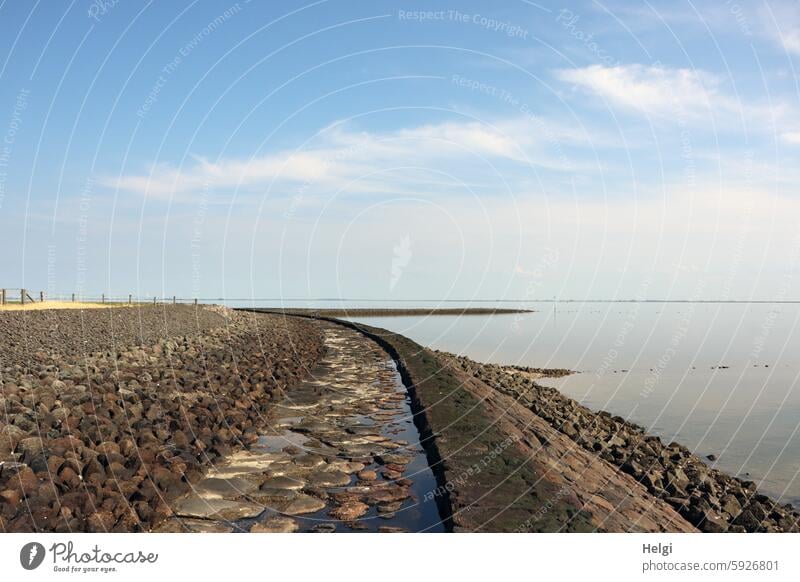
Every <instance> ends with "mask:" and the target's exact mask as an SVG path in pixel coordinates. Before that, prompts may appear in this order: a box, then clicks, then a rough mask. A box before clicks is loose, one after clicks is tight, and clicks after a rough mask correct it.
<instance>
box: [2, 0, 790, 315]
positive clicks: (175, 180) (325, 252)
mask: <svg viewBox="0 0 800 582" xmlns="http://www.w3.org/2000/svg"><path fill="white" fill-rule="evenodd" d="M799 59H800V9H798V8H797V6H796V5H795V4H794V3H792V2H788V1H787V2H783V1H781V2H745V1H739V2H734V1H731V2H727V1H718V2H699V3H698V2H692V3H688V2H686V3H684V2H650V3H647V2H645V3H643V4H639V3H628V2H603V3H599V2H575V3H558V4H556V3H547V2H542V3H533V2H524V1H512V0H510V1H508V2H503V3H489V2H463V1H461V2H457V3H456V2H450V3H448V2H381V1H378V2H375V1H372V2H344V1H335V0H330V1H319V2H313V3H306V2H270V3H266V2H246V1H240V2H238V3H235V2H234V3H226V2H205V1H197V2H159V3H156V2H150V3H146V2H132V1H126V0H118V1H116V2H114V1H111V0H106V1H101V0H97V1H94V2H87V1H78V0H75V1H74V2H47V3H45V2H22V1H8V0H7V1H5V2H3V3H2V4H0V133H1V134H2V136H0V139H2V143H1V144H0V226H1V227H2V230H0V244H2V247H3V249H4V253H3V263H2V271H1V272H2V278H3V282H2V284H3V285H5V286H8V287H11V286H18V285H20V284H24V285H25V286H26V287H29V288H32V289H43V290H46V291H48V292H49V293H51V294H57V293H71V292H73V291H78V292H82V293H85V294H99V293H101V292H105V293H108V294H119V295H127V294H128V293H131V292H132V293H137V294H142V295H154V294H159V295H160V294H162V293H163V294H166V295H173V294H177V295H179V296H195V295H198V296H201V297H219V296H227V297H287V298H288V297H294V298H302V297H349V298H375V299H420V298H427V299H463V298H481V299H497V298H506V299H512V298H513V299H529V300H534V299H538V298H550V297H553V296H554V295H557V296H559V297H565V298H567V297H569V298H586V297H594V298H613V297H617V298H630V297H648V298H680V299H683V298H728V299H750V298H756V299H788V298H798V297H800V286H798V283H797V278H798V275H800V273H798V269H797V261H798V257H800V238H798V232H800V229H798V226H800V225H799V224H798V222H800V212H798V211H800V204H799V203H798V189H797V185H798V182H800V175H799V174H800V171H799V170H798V168H800V165H798V163H797V160H798V154H799V153H800V98H798V97H799V96H800V90H799V86H798V78H797V71H796V69H795V66H796V65H797V64H798V60H799Z"/></svg>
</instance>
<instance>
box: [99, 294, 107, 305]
mask: <svg viewBox="0 0 800 582" xmlns="http://www.w3.org/2000/svg"><path fill="white" fill-rule="evenodd" d="M105 302H106V294H105V293H101V294H100V303H105Z"/></svg>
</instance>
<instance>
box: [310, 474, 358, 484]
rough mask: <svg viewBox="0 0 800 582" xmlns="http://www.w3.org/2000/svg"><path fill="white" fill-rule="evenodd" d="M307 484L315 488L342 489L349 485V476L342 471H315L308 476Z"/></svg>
mask: <svg viewBox="0 0 800 582" xmlns="http://www.w3.org/2000/svg"><path fill="white" fill-rule="evenodd" d="M308 484H309V485H312V486H315V487H344V486H346V485H349V484H350V475H348V474H347V473H344V472H342V471H317V472H314V473H310V474H309V475H308Z"/></svg>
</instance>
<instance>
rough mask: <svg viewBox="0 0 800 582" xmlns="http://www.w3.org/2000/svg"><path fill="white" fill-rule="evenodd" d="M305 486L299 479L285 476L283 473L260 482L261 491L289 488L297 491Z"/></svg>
mask: <svg viewBox="0 0 800 582" xmlns="http://www.w3.org/2000/svg"><path fill="white" fill-rule="evenodd" d="M304 486H305V483H304V482H303V481H301V480H300V479H293V478H292V477H287V476H285V475H278V476H276V477H270V478H269V479H267V480H266V481H264V482H263V483H262V484H261V488H260V489H261V491H273V490H290V491H297V490H299V489H302V488H303V487H304Z"/></svg>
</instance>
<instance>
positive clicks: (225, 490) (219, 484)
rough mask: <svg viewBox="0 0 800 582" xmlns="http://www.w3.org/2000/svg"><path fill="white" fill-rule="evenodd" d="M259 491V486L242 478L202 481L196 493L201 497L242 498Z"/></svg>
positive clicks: (215, 478) (213, 478) (214, 478)
mask: <svg viewBox="0 0 800 582" xmlns="http://www.w3.org/2000/svg"><path fill="white" fill-rule="evenodd" d="M256 489H258V485H257V484H256V483H253V482H252V481H248V480H247V479H242V478H241V477H232V478H230V479H220V478H218V477H211V478H208V479H203V480H202V481H200V482H199V483H198V484H197V486H196V488H195V492H196V493H197V494H198V495H200V496H201V497H241V496H242V495H245V494H247V493H251V492H253V491H255V490H256Z"/></svg>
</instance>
